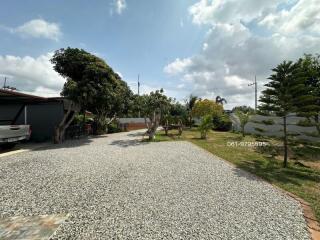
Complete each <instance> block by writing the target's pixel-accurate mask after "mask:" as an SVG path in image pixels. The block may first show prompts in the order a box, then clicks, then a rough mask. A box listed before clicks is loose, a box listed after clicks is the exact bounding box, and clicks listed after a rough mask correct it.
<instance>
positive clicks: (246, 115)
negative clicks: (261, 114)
mask: <svg viewBox="0 0 320 240" xmlns="http://www.w3.org/2000/svg"><path fill="white" fill-rule="evenodd" d="M235 114H236V115H237V117H238V118H239V121H240V127H241V133H242V136H243V137H244V136H245V132H244V128H245V126H246V125H247V123H248V122H249V120H250V117H251V113H250V112H243V111H240V110H237V111H236V112H235Z"/></svg>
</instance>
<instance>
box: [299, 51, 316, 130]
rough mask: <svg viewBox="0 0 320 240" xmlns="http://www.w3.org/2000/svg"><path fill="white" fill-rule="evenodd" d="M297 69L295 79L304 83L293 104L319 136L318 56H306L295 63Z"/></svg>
mask: <svg viewBox="0 0 320 240" xmlns="http://www.w3.org/2000/svg"><path fill="white" fill-rule="evenodd" d="M297 67H298V70H297V72H296V77H297V78H298V79H300V81H302V82H303V83H304V87H303V88H300V89H299V91H300V97H299V99H298V100H297V101H296V102H295V103H294V104H295V106H296V108H297V113H298V114H299V115H300V116H304V117H306V118H308V119H309V121H310V124H311V125H314V126H316V129H317V132H318V134H319V135H320V56H319V55H316V56H312V55H309V54H306V55H305V56H304V57H303V58H300V59H299V60H298V61H297ZM301 93H303V94H301Z"/></svg>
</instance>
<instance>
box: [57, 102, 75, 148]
mask: <svg viewBox="0 0 320 240" xmlns="http://www.w3.org/2000/svg"><path fill="white" fill-rule="evenodd" d="M72 105H73V104H72V103H70V104H69V108H68V111H67V113H66V114H65V115H64V116H63V119H62V121H61V122H60V123H59V125H58V126H57V127H56V128H55V132H54V139H53V142H54V143H55V144H59V143H62V142H63V140H64V134H65V131H66V129H67V128H68V127H69V125H70V124H71V122H72V121H73V119H74V117H75V115H76V114H75V112H72V111H71V109H72ZM70 114H72V115H71V116H70ZM69 116H70V117H69ZM68 117H69V120H68V121H67V119H68ZM66 121H67V122H66Z"/></svg>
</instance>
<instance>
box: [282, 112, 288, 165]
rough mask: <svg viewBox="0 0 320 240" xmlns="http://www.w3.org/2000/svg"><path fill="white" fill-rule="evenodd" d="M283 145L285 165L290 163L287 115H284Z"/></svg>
mask: <svg viewBox="0 0 320 240" xmlns="http://www.w3.org/2000/svg"><path fill="white" fill-rule="evenodd" d="M283 134H284V136H283V146H284V155H283V167H287V165H288V139H287V116H284V117H283Z"/></svg>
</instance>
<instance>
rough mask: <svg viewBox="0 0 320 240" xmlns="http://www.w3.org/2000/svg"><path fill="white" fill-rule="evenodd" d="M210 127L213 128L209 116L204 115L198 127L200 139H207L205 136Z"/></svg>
mask: <svg viewBox="0 0 320 240" xmlns="http://www.w3.org/2000/svg"><path fill="white" fill-rule="evenodd" d="M212 127H213V123H212V117H211V115H205V116H204V117H203V118H202V119H201V122H200V125H199V127H198V129H199V131H200V134H201V139H206V138H207V134H208V132H209V131H210V129H211V128H212Z"/></svg>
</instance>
